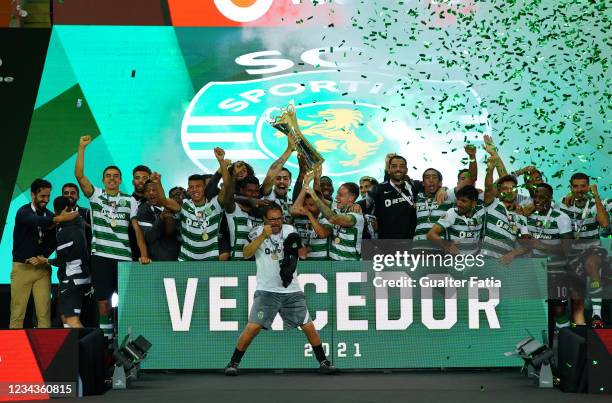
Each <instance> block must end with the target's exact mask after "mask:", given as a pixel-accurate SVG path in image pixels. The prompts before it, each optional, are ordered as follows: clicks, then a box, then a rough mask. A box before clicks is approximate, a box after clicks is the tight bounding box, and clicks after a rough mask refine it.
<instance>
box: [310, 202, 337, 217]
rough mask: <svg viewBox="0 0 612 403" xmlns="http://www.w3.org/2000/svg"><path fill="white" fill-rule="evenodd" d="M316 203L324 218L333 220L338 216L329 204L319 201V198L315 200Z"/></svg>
mask: <svg viewBox="0 0 612 403" xmlns="http://www.w3.org/2000/svg"><path fill="white" fill-rule="evenodd" d="M315 203H316V204H317V207H318V208H319V211H320V212H321V213H322V214H323V217H325V218H327V220H329V219H331V218H332V217H334V216H335V215H336V213H334V211H333V210H332V209H330V208H329V207H328V206H327V204H325V202H324V201H323V200H321V199H319V198H318V197H317V198H316V199H315Z"/></svg>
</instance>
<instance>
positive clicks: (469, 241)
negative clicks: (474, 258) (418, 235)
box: [436, 205, 485, 255]
mask: <svg viewBox="0 0 612 403" xmlns="http://www.w3.org/2000/svg"><path fill="white" fill-rule="evenodd" d="M484 214H485V209H484V207H482V206H479V205H477V206H476V208H475V210H474V213H473V214H472V217H466V216H462V215H459V213H458V212H457V208H456V207H453V208H450V209H448V210H447V211H446V213H444V214H443V215H442V217H440V219H439V220H438V222H437V223H436V224H438V225H439V226H441V227H442V228H444V229H445V230H446V237H445V238H446V240H450V241H453V242H454V243H455V244H456V245H457V247H458V248H459V251H460V252H461V254H462V255H475V254H476V253H478V250H479V249H480V236H481V234H482V227H483V222H484Z"/></svg>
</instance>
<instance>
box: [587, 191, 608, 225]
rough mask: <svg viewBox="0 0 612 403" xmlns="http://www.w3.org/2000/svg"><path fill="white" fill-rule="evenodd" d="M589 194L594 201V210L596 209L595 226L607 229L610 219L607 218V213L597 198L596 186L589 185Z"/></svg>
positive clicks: (599, 198)
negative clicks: (590, 193)
mask: <svg viewBox="0 0 612 403" xmlns="http://www.w3.org/2000/svg"><path fill="white" fill-rule="evenodd" d="M591 192H592V193H593V200H595V208H596V209H597V224H599V226H600V227H601V228H608V226H609V225H610V217H609V216H608V212H607V211H606V208H605V207H604V205H603V203H602V202H601V197H599V191H598V190H597V185H596V184H592V185H591Z"/></svg>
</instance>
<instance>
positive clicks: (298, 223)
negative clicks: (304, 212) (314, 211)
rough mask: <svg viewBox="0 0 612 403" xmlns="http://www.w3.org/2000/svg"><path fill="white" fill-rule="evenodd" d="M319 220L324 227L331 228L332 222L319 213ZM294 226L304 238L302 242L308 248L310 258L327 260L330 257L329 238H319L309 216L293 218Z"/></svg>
mask: <svg viewBox="0 0 612 403" xmlns="http://www.w3.org/2000/svg"><path fill="white" fill-rule="evenodd" d="M318 220H319V222H320V223H321V225H323V226H324V227H327V228H329V229H331V227H332V226H331V224H330V223H329V222H328V221H327V220H326V219H325V218H323V216H322V215H320V214H319V217H318ZM293 226H294V227H295V229H296V230H297V232H298V234H300V238H302V244H303V245H304V246H306V247H307V248H308V257H307V259H308V260H327V259H329V239H330V237H327V238H319V236H318V235H317V233H316V232H315V230H314V229H313V228H312V225H311V224H310V220H308V217H304V216H299V217H294V218H293Z"/></svg>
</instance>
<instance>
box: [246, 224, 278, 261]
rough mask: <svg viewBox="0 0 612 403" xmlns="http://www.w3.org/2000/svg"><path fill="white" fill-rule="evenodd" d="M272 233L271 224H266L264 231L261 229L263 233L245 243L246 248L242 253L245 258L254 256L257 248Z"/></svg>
mask: <svg viewBox="0 0 612 403" xmlns="http://www.w3.org/2000/svg"><path fill="white" fill-rule="evenodd" d="M270 235H272V227H270V226H269V225H264V227H263V231H261V234H259V236H257V238H255V239H253V240H252V241H251V242H249V243H248V244H246V245H244V249H243V250H242V254H243V256H244V258H245V259H250V258H252V257H253V255H254V254H255V251H257V248H259V246H260V245H261V244H262V243H263V242H264V241H265V240H266V238H267V237H269V236H270Z"/></svg>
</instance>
